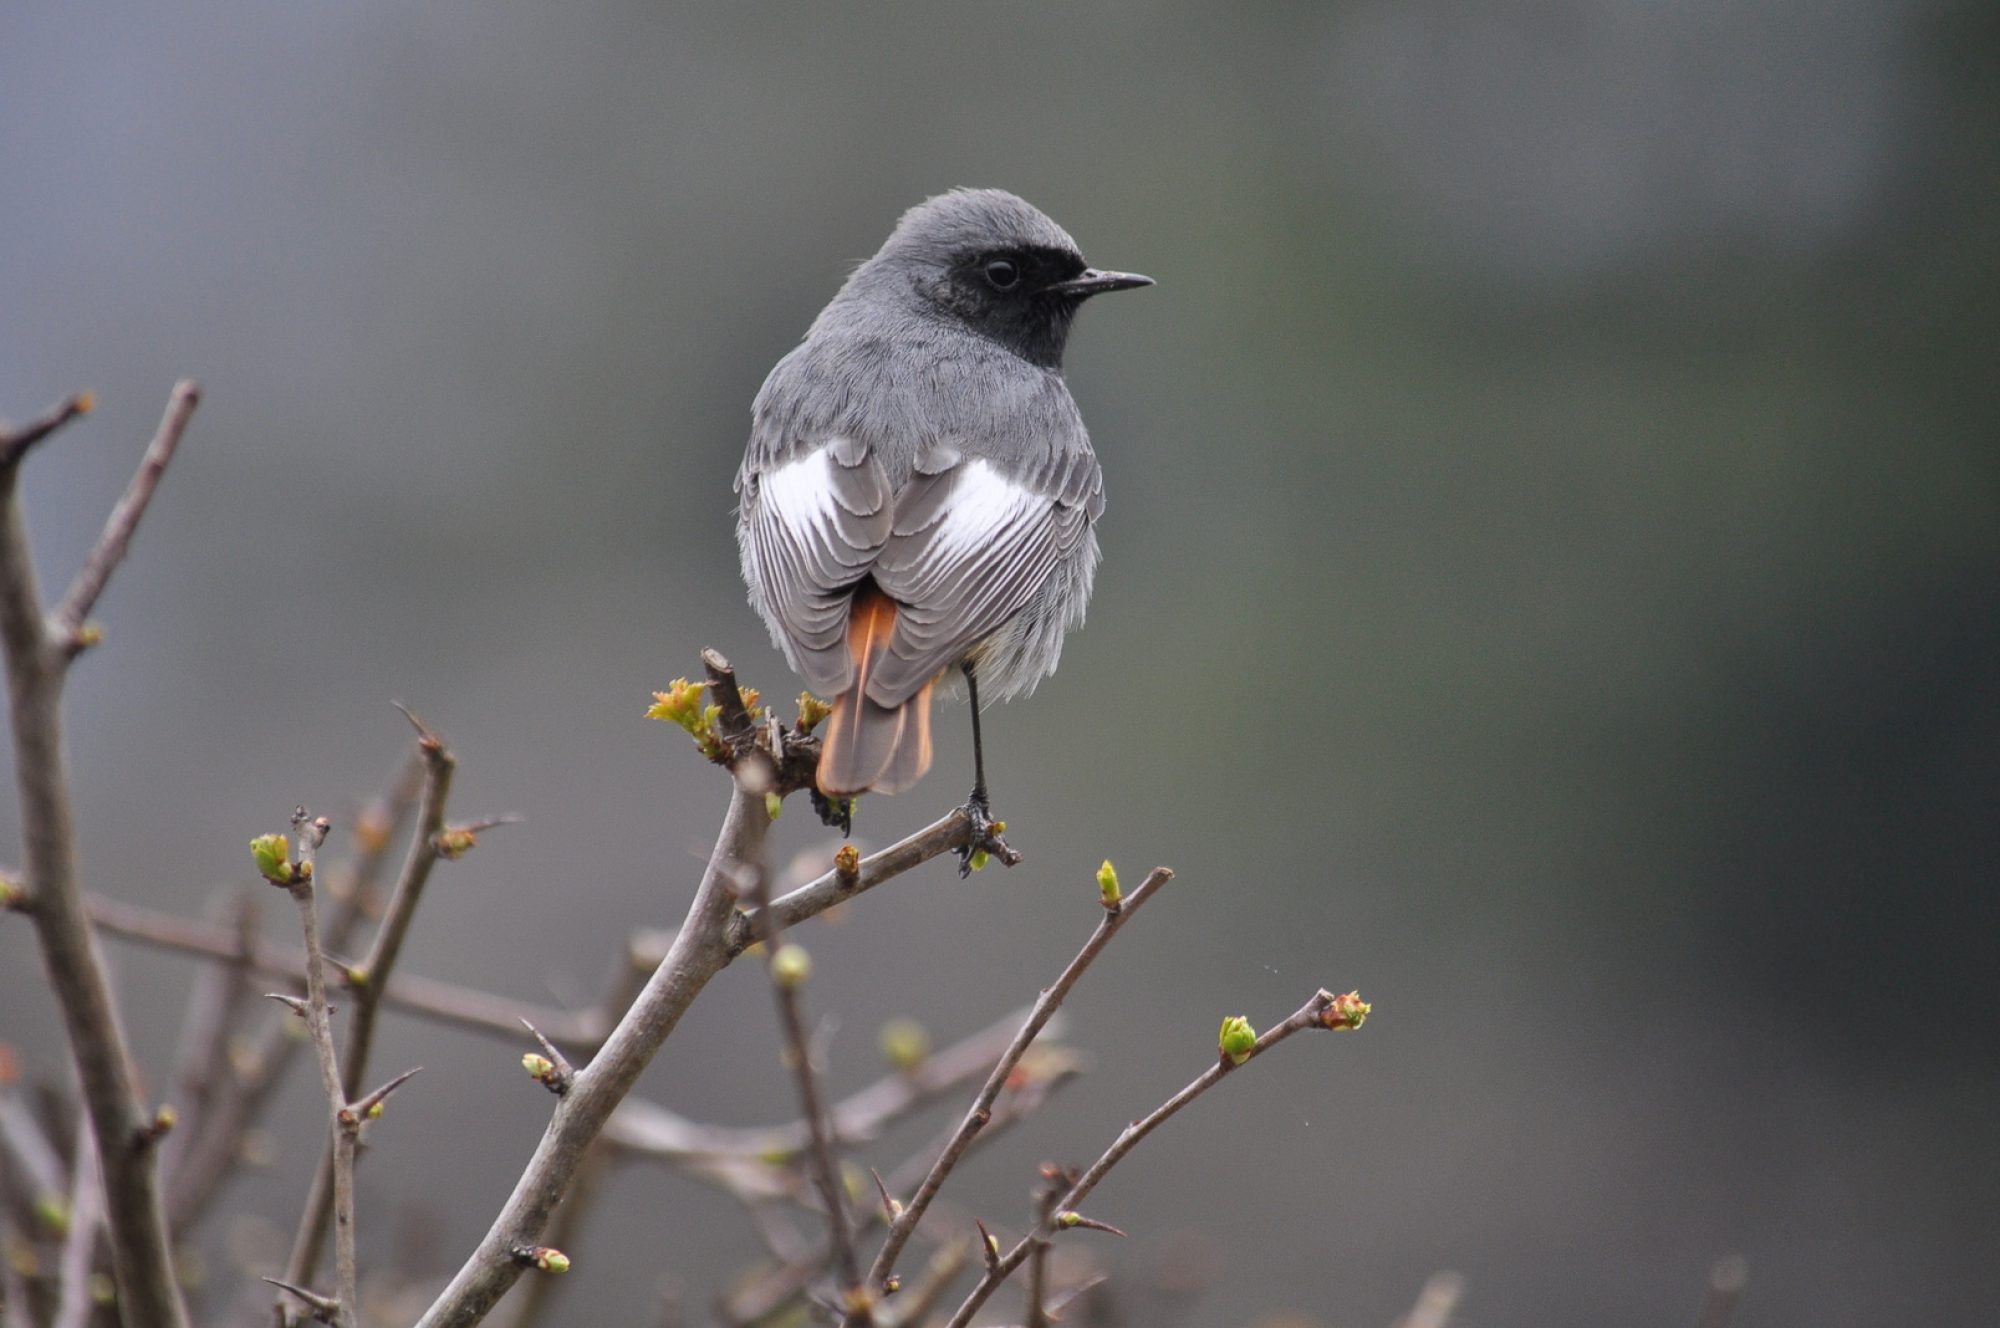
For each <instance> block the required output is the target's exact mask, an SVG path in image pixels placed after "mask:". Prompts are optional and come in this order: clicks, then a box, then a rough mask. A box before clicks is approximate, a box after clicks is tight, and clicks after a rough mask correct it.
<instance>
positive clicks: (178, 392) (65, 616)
mask: <svg viewBox="0 0 2000 1328" xmlns="http://www.w3.org/2000/svg"><path fill="white" fill-rule="evenodd" d="M200 404H201V389H200V388H199V387H196V386H195V385H194V384H193V383H192V382H189V381H188V380H186V379H182V380H181V381H180V382H178V383H176V384H174V390H173V395H171V396H170V397H168V398H167V413H166V414H165V415H163V416H161V417H160V427H159V429H158V430H157V431H156V432H155V433H154V434H153V441H152V442H150V443H148V444H147V445H146V454H145V455H144V456H142V457H140V458H139V469H138V470H136V471H134V472H133V474H132V480H131V482H130V483H129V484H127V485H126V486H125V492H124V493H122V494H120V495H119V497H118V502H117V504H116V505H115V506H114V507H112V509H111V515H110V517H109V518H107V519H106V521H105V523H104V531H103V533H102V534H100V535H99V536H98V537H97V544H96V545H95V546H94V547H93V548H92V549H91V551H90V556H89V557H87V558H85V559H84V560H83V566H82V568H80V569H79V570H78V571H77V574H76V579H75V580H73V581H71V582H70V585H69V590H68V591H67V592H66V593H65V594H64V595H63V597H62V602H61V603H60V604H58V605H56V607H55V611H54V612H53V613H51V614H50V615H49V632H50V636H51V637H52V639H53V640H54V641H55V643H56V645H57V648H58V649H60V650H62V651H64V652H65V653H67V654H71V655H74V654H76V653H77V652H78V651H80V650H82V649H83V648H84V647H85V646H87V645H89V644H90V641H89V639H88V638H87V636H86V634H85V632H84V622H85V620H86V619H88V618H89V617H90V611H91V610H92V609H94V608H96V607H97V597H98V596H99V595H102V594H103V593H104V587H105V586H106V585H107V584H109V582H110V580H111V574H112V573H113V572H115V571H117V570H118V564H119V563H121V562H123V561H125V552H126V550H127V549H129V548H131V546H132V534H133V532H134V531H136V530H138V528H139V518H141V517H143V516H145V515H146V507H147V505H148V504H150V503H151V502H152V501H153V491H154V490H156V489H158V488H159V487H160V477H161V476H162V475H165V474H166V472H167V463H168V462H170V461H172V460H173V459H174V449H175V448H177V447H179V446H180V443H181V435H182V434H184V433H186V432H187V426H188V421H189V420H191V419H193V418H194V408H195V407H196V406H198V405H200Z"/></svg>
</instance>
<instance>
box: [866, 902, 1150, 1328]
mask: <svg viewBox="0 0 2000 1328" xmlns="http://www.w3.org/2000/svg"><path fill="white" fill-rule="evenodd" d="M1173 878H1174V874H1173V872H1171V871H1169V870H1168V869H1167V868H1165V867H1155V868H1153V870H1152V871H1151V872H1150V873H1148V875H1147V877H1146V879H1145V880H1144V881H1142V882H1140V884H1139V888H1138V889H1136V890H1134V891H1133V892H1132V894H1131V896H1130V897H1129V898H1126V899H1124V900H1122V901H1121V902H1119V903H1117V904H1115V905H1109V906H1107V907H1106V908H1105V910H1104V916H1103V917H1101V918H1100V919H1099V920H1098V923H1097V928H1096V930H1095V931H1093V932H1092V933H1091V935H1090V939H1089V940H1087V941H1085V942H1084V945H1083V948H1082V949H1081V950H1079V951H1077V953H1076V957H1075V958H1074V959H1072V960H1070V961H1069V965H1068V966H1067V967H1066V968H1064V969H1063V971H1062V975H1061V976H1060V977H1058V978H1057V979H1056V980H1055V983H1054V984H1053V985H1052V986H1050V987H1049V989H1048V990H1046V991H1044V992H1043V993H1042V994H1041V998H1040V999H1039V1000H1037V1001H1036V1002H1035V1005H1034V1008H1033V1009H1032V1010H1030V1011H1029V1012H1028V1018H1027V1020H1026V1022H1024V1023H1023V1024H1022V1025H1021V1030H1020V1032H1018V1033H1016V1034H1015V1035H1014V1040H1013V1041H1012V1042H1011V1043H1009V1044H1008V1046H1007V1050H1006V1051H1004V1052H1002V1053H1001V1055H1000V1059H999V1061H998V1062H996V1063H995V1064H994V1066H993V1072H992V1073H991V1074H989V1075H987V1076H986V1083H985V1084H984V1085H983V1086H982V1087H981V1088H980V1090H979V1094H978V1096H976V1097H974V1098H973V1100H972V1106H971V1107H970V1108H969V1109H968V1110H967V1111H966V1113H965V1119H964V1120H963V1121H961V1122H960V1123H959V1127H958V1129H957V1130H956V1131H955V1132H954V1133H953V1134H952V1136H951V1138H950V1139H949V1140H948V1141H947V1142H946V1144H945V1146H944V1151H942V1152H941V1153H939V1154H938V1158H937V1161H936V1162H934V1163H933V1164H932V1165H931V1169H930V1172H929V1174H928V1175H926V1176H925V1177H924V1180H923V1184H921V1185H919V1186H918V1187H917V1192H916V1194H915V1195H913V1196H912V1197H911V1199H910V1202H909V1204H908V1205H907V1206H906V1207H905V1208H904V1209H903V1213H902V1216H901V1217H899V1218H897V1219H896V1221H895V1223H894V1225H892V1226H891V1227H890V1228H889V1234H888V1236H887V1237H886V1238H884V1240H883V1242H882V1249H881V1251H880V1252H879V1253H877V1254H876V1256H875V1262H874V1264H873V1265H872V1266H871V1267H870V1268H869V1270H868V1285H869V1286H870V1287H876V1288H879V1287H881V1286H882V1285H883V1283H884V1281H885V1280H886V1279H887V1278H888V1277H889V1275H890V1274H891V1273H893V1272H894V1271H895V1270H896V1259H897V1257H898V1256H899V1255H901V1254H902V1252H903V1246H904V1244H905V1243H907V1242H908V1241H909V1239H910V1234H911V1233H912V1232H914V1231H915V1230H916V1229H917V1224H918V1223H919V1222H921V1221H923V1220H924V1213H925V1212H926V1211H927V1210H928V1209H929V1208H930V1206H931V1200H933V1199H935V1198H936V1197H937V1192H938V1190H939V1189H940V1188H942V1187H943V1185H944V1182H945V1178H946V1177H948V1176H950V1175H951V1172H952V1169H953V1168H954V1167H956V1166H957V1165H958V1163H959V1160H960V1159H961V1158H963V1157H964V1156H965V1150H966V1146H967V1145H969V1144H970V1143H971V1142H972V1139H973V1136H974V1135H976V1134H978V1133H979V1131H980V1130H981V1129H983V1128H984V1127H985V1125H986V1123H987V1121H988V1120H989V1119H990V1118H991V1116H992V1113H993V1101H994V1099H995V1098H997V1097H999V1096H1000V1090H1001V1088H1002V1087H1004V1086H1005V1085H1006V1083H1007V1076H1008V1075H1010V1074H1012V1073H1013V1070H1014V1067H1015V1065H1017V1064H1019V1063H1020V1060H1021V1057H1022V1056H1023V1055H1024V1054H1025V1053H1026V1052H1027V1050H1028V1047H1029V1045H1030V1044H1031V1043H1033V1042H1034V1040H1035V1038H1036V1037H1037V1036H1039V1035H1040V1033H1041V1031H1042V1027H1043V1025H1045V1024H1047V1023H1048V1021H1049V1020H1050V1019H1051V1018H1052V1017H1054V1015H1055V1012H1056V1011H1057V1009H1059V1008H1060V1007H1061V1006H1062V1003H1063V1001H1064V1000H1065V999H1066V998H1067V997H1068V996H1069V993H1070V990H1071V988H1073V987H1075V986H1076V984H1077V980H1078V979H1079V978H1081V977H1082V976H1083V974H1084V970H1085V969H1087V968H1089V967H1090V965H1091V963H1092V961H1094V960H1095V959H1096V958H1097V956H1098V955H1100V954H1102V953H1103V952H1104V947H1105V946H1107V945H1109V944H1110V943H1111V938H1112V937H1114V936H1116V935H1117V934H1118V932H1119V931H1120V929H1122V928H1123V927H1124V926H1125V924H1126V923H1127V922H1129V921H1131V919H1132V917H1133V915H1134V914H1136V913H1138V911H1139V910H1140V908H1142V907H1143V906H1144V905H1145V903H1146V901H1147V900H1149V899H1151V898H1152V897H1153V896H1154V895H1155V894H1157V893H1158V892H1159V890H1160V888H1161V887H1162V886H1164V885H1166V883H1167V882H1168V881H1171V880H1172V879H1173ZM849 1322H850V1324H852V1323H853V1321H852V1320H851V1319H850V1321H849Z"/></svg>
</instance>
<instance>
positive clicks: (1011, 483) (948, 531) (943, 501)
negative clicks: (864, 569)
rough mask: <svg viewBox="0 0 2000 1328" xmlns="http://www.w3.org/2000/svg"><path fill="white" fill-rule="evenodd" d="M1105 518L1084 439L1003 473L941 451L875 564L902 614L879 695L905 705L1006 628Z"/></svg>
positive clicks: (874, 690) (926, 465)
mask: <svg viewBox="0 0 2000 1328" xmlns="http://www.w3.org/2000/svg"><path fill="white" fill-rule="evenodd" d="M1103 510H1104V486H1103V475H1102V472H1101V471H1100V470H1099V469H1098V465H1097V458H1096V456H1094V455H1093V454H1092V453H1091V451H1090V448H1089V445H1088V444H1087V443H1083V444H1080V445H1078V446H1073V447H1069V448H1066V449H1064V450H1062V451H1060V452H1055V451H1051V452H1050V453H1048V454H1045V455H1044V456H1042V457H1040V458H1037V459H1035V460H1033V461H1031V462H1029V463H1027V464H1022V465H1014V466H1008V467H1004V468H1003V467H1001V466H997V465H995V464H994V463H993V462H991V461H989V460H987V459H986V458H984V457H975V456H966V455H964V454H962V453H960V452H959V451H958V450H956V449H955V448H951V447H947V446H933V447H932V448H931V449H930V450H929V451H928V452H927V453H925V454H924V455H923V456H921V457H920V458H919V459H918V461H917V465H916V471H915V473H914V474H913V475H912V476H911V477H910V481H909V483H907V484H906V485H904V486H903V488H902V489H901V490H900V491H899V492H898V493H897V494H896V496H895V503H894V512H895V519H894V521H893V523H892V525H891V526H890V529H889V533H888V539H887V542H886V543H885V544H884V545H883V547H882V550H881V553H880V554H879V555H878V556H877V557H876V558H875V566H874V569H873V570H874V575H875V583H876V584H877V585H879V586H880V587H881V588H882V589H883V590H884V591H885V592H887V593H888V595H889V596H890V597H891V598H892V599H894V600H895V601H896V603H897V613H896V629H895V633H894V635H893V636H892V637H891V638H890V642H889V650H888V652H887V655H886V656H885V657H884V658H883V659H882V660H880V661H879V663H877V665H876V666H875V668H874V669H873V670H872V671H871V673H870V676H869V688H868V690H869V696H870V699H872V700H874V701H875V702H876V703H877V704H880V705H885V706H894V705H900V704H902V703H903V702H904V701H907V700H908V699H909V698H910V697H912V696H914V695H915V694H916V693H917V691H918V689H919V688H921V687H922V686H923V685H924V684H925V683H927V682H929V681H930V680H931V679H933V678H935V677H936V676H937V675H938V674H939V673H941V672H943V671H944V670H945V669H948V668H950V667H951V666H952V665H953V664H956V663H957V662H958V661H959V660H960V659H962V658H964V656H965V654H966V652H967V651H969V650H970V649H971V648H972V647H974V646H975V645H977V644H979V642H981V641H983V640H985V639H986V638H987V637H988V636H991V635H992V634H993V633H994V632H996V631H998V630H999V629H1000V628H1001V627H1002V626H1004V625H1005V624H1006V623H1007V621H1008V619H1010V618H1012V617H1013V616H1014V615H1015V614H1017V613H1019V612H1021V610H1022V609H1024V608H1025V607H1027V605H1028V603H1029V601H1030V600H1032V599H1033V598H1034V595H1035V592H1036V591H1038V590H1040V589H1041V587H1042V585H1043V584H1044V583H1045V582H1046V581H1047V580H1048V579H1049V577H1050V576H1051V575H1052V574H1053V573H1055V572H1056V571H1057V570H1058V569H1060V568H1061V567H1063V566H1064V565H1065V563H1066V562H1067V561H1068V560H1069V559H1070V558H1072V557H1075V556H1076V555H1077V554H1078V553H1079V552H1080V551H1081V550H1082V549H1083V548H1084V547H1085V545H1086V544H1087V542H1088V541H1089V539H1090V525H1091V522H1092V521H1094V520H1096V519H1097V517H1098V515H1099V514H1100V513H1101V512H1102V511H1103Z"/></svg>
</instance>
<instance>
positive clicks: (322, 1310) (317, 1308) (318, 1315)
mask: <svg viewBox="0 0 2000 1328" xmlns="http://www.w3.org/2000/svg"><path fill="white" fill-rule="evenodd" d="M263 1280H264V1281H266V1282H269V1283H270V1284H271V1285H272V1286H274V1287H276V1288H278V1290H280V1291H282V1292H284V1293H285V1294H286V1295H288V1296H292V1297H295V1298H296V1299H297V1300H298V1301H299V1302H300V1303H301V1304H303V1305H304V1306H305V1307H306V1308H307V1309H308V1310H310V1311H312V1317H313V1318H314V1319H315V1320H316V1321H318V1322H320V1323H337V1322H339V1320H340V1302H339V1301H337V1300H335V1299H334V1298H333V1297H332V1296H322V1295H320V1294H319V1293H318V1292H317V1291H309V1290H307V1289H306V1288H305V1287H302V1286H294V1285H293V1284H292V1283H290V1282H286V1281H283V1280H281V1279H279V1278H276V1277H267V1278H265V1279H263Z"/></svg>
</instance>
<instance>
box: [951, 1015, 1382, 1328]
mask: <svg viewBox="0 0 2000 1328" xmlns="http://www.w3.org/2000/svg"><path fill="white" fill-rule="evenodd" d="M1350 1002H1356V1004H1358V1002H1357V998H1353V997H1339V996H1335V995H1334V994H1333V993H1331V992H1328V991H1319V992H1315V993H1314V994H1313V998H1312V999H1311V1000H1309V1001H1307V1002H1306V1003H1305V1004H1304V1005H1302V1006H1300V1007H1299V1009H1298V1010H1296V1011H1295V1012H1293V1014H1292V1016H1291V1017H1290V1018H1289V1019H1287V1020H1285V1022H1284V1023H1282V1024H1279V1025H1277V1026H1276V1027H1274V1028H1271V1029H1268V1030H1267V1031H1266V1032H1265V1033H1264V1035H1263V1036H1262V1037H1260V1038H1258V1039H1257V1041H1256V1044H1255V1045H1254V1046H1252V1047H1251V1048H1250V1049H1249V1050H1248V1051H1247V1052H1244V1053H1242V1055H1241V1057H1240V1059H1236V1058H1232V1057H1230V1056H1229V1055H1227V1054H1224V1055H1220V1056H1218V1057H1217V1058H1216V1060H1215V1063H1214V1064H1213V1065H1211V1066H1209V1067H1208V1068H1207V1069H1206V1070H1204V1071H1202V1072H1201V1074H1199V1075H1198V1076H1196V1077H1195V1079H1194V1081H1193V1082H1192V1083H1190V1084H1189V1085H1188V1086H1187V1087H1185V1088H1183V1089H1181V1091H1180V1092H1178V1093H1176V1094H1174V1095H1173V1096H1172V1097H1170V1098H1168V1099H1167V1100H1166V1101H1165V1102H1163V1103H1161V1104H1160V1105H1159V1106H1158V1107H1156V1108H1155V1109H1154V1110H1153V1111H1152V1112H1151V1113H1149V1114H1148V1115H1146V1116H1145V1117H1143V1118H1141V1119H1139V1120H1136V1121H1134V1122H1132V1123H1131V1124H1130V1125H1128V1126H1126V1127H1125V1128H1124V1130H1123V1131H1121V1132H1120V1133H1119V1135H1118V1137H1117V1138H1116V1139H1115V1140H1113V1141H1112V1143H1111V1147H1109V1148H1107V1149H1105V1150H1104V1153H1103V1155H1102V1156H1101V1157H1099V1158H1098V1159H1097V1161H1095V1162H1093V1163H1091V1164H1090V1168H1089V1169H1088V1170H1087V1171H1085V1172H1084V1173H1083V1175H1082V1176H1080V1177H1078V1178H1077V1182H1076V1184H1074V1185H1072V1186H1070V1188H1069V1190H1068V1191H1067V1192H1066V1193H1065V1194H1064V1195H1063V1196H1062V1198H1061V1200H1060V1201H1058V1202H1057V1204H1056V1205H1055V1209H1054V1211H1053V1212H1052V1213H1051V1214H1050V1216H1048V1217H1045V1218H1043V1219H1042V1220H1041V1221H1039V1222H1037V1223H1036V1224H1035V1228H1034V1230H1032V1231H1030V1232H1029V1233H1028V1234H1027V1235H1025V1236H1023V1237H1022V1238H1021V1239H1020V1241H1019V1242H1018V1243H1016V1244H1015V1246H1014V1248H1013V1249H1011V1250H1009V1251H1008V1252H1007V1253H1006V1254H1005V1255H1004V1256H1001V1257H999V1258H997V1259H995V1260H993V1261H991V1262H989V1263H988V1265H987V1269H986V1275H985V1276H984V1277H982V1278H980V1279H979V1284H978V1285H977V1286H975V1287H974V1288H973V1289H972V1293H971V1294H970V1295H968V1296H967V1297H966V1298H965V1300H964V1302H963V1303H962V1304H960V1305H959V1307H958V1310H957V1312H956V1313H954V1314H953V1315H952V1317H951V1321H950V1323H949V1324H948V1325H947V1328H966V1325H967V1324H969V1323H971V1322H972V1316H973V1315H974V1314H977V1313H978V1312H979V1307H980V1306H981V1305H984V1304H985V1303H986V1301H987V1298H988V1297H990V1296H991V1295H992V1294H993V1292H994V1291H995V1290H996V1289H997V1288H998V1287H999V1286H1000V1284H1001V1283H1002V1282H1004V1281H1006V1280H1007V1278H1008V1277H1010V1276H1012V1274H1013V1273H1014V1271H1015V1270H1016V1269H1018V1268H1019V1267H1020V1266H1021V1263H1022V1261H1023V1260H1025V1259H1026V1258H1027V1257H1028V1254H1029V1252H1030V1251H1032V1250H1033V1249H1034V1247H1035V1244H1036V1242H1037V1241H1045V1240H1047V1239H1048V1238H1049V1237H1050V1236H1051V1235H1053V1234H1054V1233H1055V1231H1056V1229H1057V1226H1058V1224H1059V1222H1060V1219H1061V1215H1062V1214H1063V1213H1065V1212H1070V1213H1073V1212H1075V1211H1076V1210H1077V1209H1078V1208H1079V1207H1081V1206H1082V1204H1083V1201H1084V1200H1085V1199H1086V1198H1088V1197H1089V1196H1090V1192H1091V1191H1092V1190H1094V1189H1096V1188H1097V1186H1098V1183H1099V1182H1101V1181H1102V1180H1103V1179H1104V1178H1105V1177H1106V1176H1107V1175H1109V1174H1110V1172H1111V1169H1112V1168H1113V1167H1115V1166H1117V1165H1118V1163H1119V1162H1121V1161H1122V1160H1124V1158H1125V1156H1126V1155H1127V1154H1128V1153H1130V1152H1131V1151H1132V1150H1133V1149H1134V1148H1137V1147H1138V1146H1139V1144H1140V1143H1141V1142H1142V1141H1143V1140H1144V1139H1145V1138H1146V1136H1147V1135H1149V1134H1151V1133H1152V1132H1153V1131H1154V1130H1157V1129H1158V1128H1160V1126H1162V1125H1164V1124H1166V1122H1167V1121H1168V1120H1169V1119H1170V1118H1172V1117H1173V1116H1174V1114H1175V1113H1177V1112H1178V1111H1180V1109H1181V1108H1182V1107H1185V1106H1186V1105H1187V1104H1188V1103H1190V1102H1192V1101H1194V1100H1195V1099H1196V1098H1198V1097H1200V1096H1201V1095H1202V1094H1203V1093H1206V1092H1207V1091H1208V1090H1209V1089H1211V1088H1213V1087H1215V1085H1217V1084H1219V1083H1221V1082H1222V1080H1223V1079H1224V1078H1226V1077H1227V1076H1228V1075H1229V1073H1230V1072H1231V1071H1233V1070H1235V1069H1236V1068H1237V1067H1238V1066H1239V1065H1243V1064H1247V1063H1248V1062H1249V1061H1250V1060H1252V1059H1253V1058H1255V1057H1257V1056H1261V1055H1263V1054H1264V1053H1265V1052H1267V1051H1269V1050H1270V1049H1271V1048H1272V1047H1275V1046H1277V1045H1278V1044H1279V1043H1280V1042H1283V1041H1284V1040H1285V1039H1286V1038H1288V1037H1290V1036H1291V1035H1292V1034H1294V1033H1298V1032H1303V1031H1304V1030H1306V1029H1308V1028H1332V1029H1339V1028H1352V1027H1356V1026H1358V1025H1359V1022H1360V1020H1359V1017H1357V1016H1353V1015H1350V1014H1348V1013H1346V1012H1347V1011H1350V1010H1354V1009H1356V1004H1349V1003H1350ZM1358 1008H1359V1013H1360V1014H1364V1015H1365V1014H1366V1007H1365V1006H1362V1007H1358Z"/></svg>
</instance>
